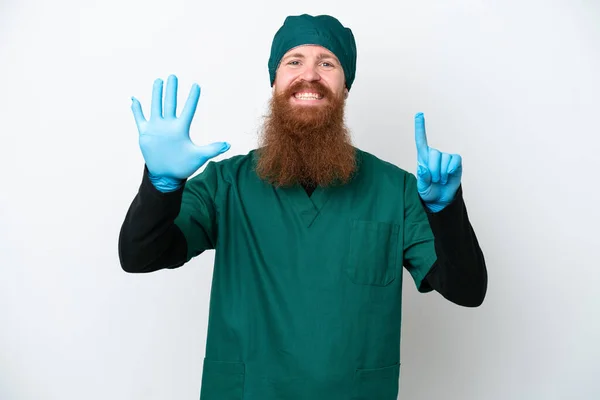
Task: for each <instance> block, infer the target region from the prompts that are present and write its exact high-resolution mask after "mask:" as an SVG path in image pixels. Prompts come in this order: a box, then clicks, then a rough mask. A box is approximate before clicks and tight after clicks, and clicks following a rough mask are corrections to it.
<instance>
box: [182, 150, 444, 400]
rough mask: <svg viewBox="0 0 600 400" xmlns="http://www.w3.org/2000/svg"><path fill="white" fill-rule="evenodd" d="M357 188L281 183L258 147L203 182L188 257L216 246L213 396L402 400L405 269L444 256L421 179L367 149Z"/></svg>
mask: <svg viewBox="0 0 600 400" xmlns="http://www.w3.org/2000/svg"><path fill="white" fill-rule="evenodd" d="M357 152H358V153H357V156H358V161H359V169H358V173H357V175H356V176H355V177H354V179H353V180H352V181H351V182H350V183H349V184H347V185H344V186H339V187H332V188H322V187H318V188H317V189H316V190H315V192H314V193H313V194H312V196H310V197H309V196H308V195H307V193H306V192H305V190H304V189H303V188H302V187H301V186H296V187H291V188H275V187H273V186H271V185H269V184H268V183H266V182H264V181H262V180H260V179H259V178H258V176H257V175H256V172H255V171H254V163H255V159H256V153H255V151H251V152H250V153H249V154H247V155H243V156H235V157H232V158H230V159H227V160H224V161H219V162H210V163H208V164H207V166H206V168H205V170H204V171H203V172H202V173H201V174H199V175H197V176H195V177H194V178H192V179H190V180H189V181H188V182H187V184H186V187H185V190H184V191H183V197H182V202H181V210H180V213H179V215H178V217H177V218H176V220H175V223H176V225H177V226H178V227H179V229H180V230H181V231H182V232H183V235H184V236H185V239H186V241H187V250H188V253H187V260H190V259H191V258H193V257H195V256H196V255H198V254H200V253H202V252H203V251H205V250H207V249H215V250H216V254H215V266H214V274H213V284H212V291H211V301H210V314H209V325H208V337H207V347H206V358H205V360H204V369H203V379H202V389H201V396H200V398H201V400H242V399H243V400H296V399H298V400H300V399H310V400H320V399H323V400H342V399H343V400H350V399H352V400H359V399H361V400H367V399H368V400H395V399H396V397H397V394H398V379H399V367H400V323H401V305H402V272H403V269H402V268H403V267H405V268H406V269H407V270H408V271H409V272H410V275H411V276H412V278H413V280H414V282H415V284H416V286H417V288H418V290H420V291H423V292H425V291H429V290H431V288H429V287H428V286H426V285H423V284H422V282H423V279H424V277H425V275H426V274H427V273H428V272H429V270H430V268H431V267H432V265H433V264H434V262H435V261H436V252H435V248H434V237H433V234H432V231H431V228H430V225H429V222H428V218H427V215H426V213H425V211H424V209H423V206H422V204H421V201H420V199H419V196H418V193H417V190H416V179H415V177H414V176H413V175H412V174H410V173H408V172H406V171H404V170H402V169H400V168H398V167H397V166H394V165H393V164H390V163H387V162H385V161H382V160H380V159H378V158H376V157H375V156H373V155H371V154H369V153H366V152H363V151H360V150H357Z"/></svg>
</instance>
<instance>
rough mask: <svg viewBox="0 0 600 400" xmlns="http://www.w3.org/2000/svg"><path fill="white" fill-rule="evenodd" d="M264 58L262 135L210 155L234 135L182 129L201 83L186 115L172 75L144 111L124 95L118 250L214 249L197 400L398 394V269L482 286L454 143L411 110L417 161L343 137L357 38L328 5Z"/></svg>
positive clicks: (131, 266)
mask: <svg viewBox="0 0 600 400" xmlns="http://www.w3.org/2000/svg"><path fill="white" fill-rule="evenodd" d="M268 67H269V73H270V82H271V86H272V88H273V95H272V98H271V102H270V107H269V112H268V114H267V116H266V120H265V123H264V126H263V129H262V132H261V137H260V145H259V146H258V148H257V149H255V150H252V151H250V152H249V153H248V154H245V155H238V156H234V157H231V158H228V159H225V160H221V161H218V162H216V161H210V162H208V161H209V160H210V159H211V158H214V157H216V156H218V155H220V154H222V153H223V152H225V151H227V150H228V149H229V148H230V145H229V144H228V143H213V144H210V145H206V146H197V145H195V144H194V143H192V142H191V140H190V137H189V128H190V125H191V122H192V119H193V115H194V112H195V110H196V105H197V102H198V99H199V95H200V88H199V87H198V85H196V84H194V85H193V86H192V89H191V92H190V95H189V97H188V100H187V102H186V104H185V107H184V109H183V111H182V114H181V115H180V117H176V116H175V111H176V98H177V79H176V77H175V76H173V75H172V76H170V77H169V79H168V82H167V87H166V95H165V102H164V107H163V101H162V100H163V83H162V81H161V80H160V79H158V80H156V81H155V84H154V89H153V96H152V109H151V112H152V115H151V117H150V119H149V120H146V119H145V117H144V115H143V113H142V109H141V105H140V103H139V101H137V99H135V98H133V104H132V110H133V114H134V117H135V121H136V124H137V128H138V131H139V134H140V137H139V140H140V148H141V151H142V154H143V156H144V160H145V166H144V170H143V178H142V183H141V185H140V188H139V191H138V193H137V195H136V196H135V198H134V200H133V202H132V204H131V206H130V208H129V210H128V212H127V215H126V216H125V220H124V222H123V225H122V228H121V232H120V237H119V257H120V262H121V266H122V268H123V269H124V270H125V271H127V272H131V273H140V272H151V271H156V270H159V269H164V268H177V267H180V266H182V265H184V264H186V263H187V262H188V261H190V260H191V259H192V258H194V257H196V256H198V255H200V254H201V253H203V252H205V251H206V250H215V251H216V254H215V265H214V272H213V282H212V289H211V299H210V314H209V321H208V337H207V343H206V354H205V358H204V365H203V374H202V385H201V394H200V398H201V399H202V400H281V399H285V400H295V399H312V400H321V399H323V400H348V399H354V400H359V399H361V400H370V399H372V400H387V399H389V400H393V399H396V398H397V395H398V391H399V371H400V331H401V305H402V271H403V268H406V269H407V270H408V272H409V273H410V275H411V277H412V279H413V280H414V283H415V284H416V288H417V289H418V290H419V291H420V292H423V293H426V292H431V291H434V290H435V291H437V292H438V293H440V294H441V295H442V296H444V297H445V298H446V299H448V300H449V301H451V302H453V303H455V304H457V305H461V306H464V307H477V306H479V305H480V304H481V303H482V302H483V300H484V298H485V293H486V289H487V270H486V265H485V261H484V256H483V253H482V250H481V248H480V246H479V244H478V241H477V238H476V236H475V233H474V230H473V228H472V226H471V224H470V222H469V218H468V215H467V211H466V207H465V203H464V200H463V197H462V185H461V176H462V160H461V157H460V156H459V155H454V154H448V153H443V152H440V151H438V150H436V149H432V148H430V147H429V146H428V144H427V139H426V135H425V124H424V119H423V115H422V114H421V113H418V114H417V115H416V116H415V141H416V150H417V152H416V153H417V157H416V158H417V169H418V172H417V175H416V176H414V175H412V174H410V173H408V172H407V171H405V170H402V169H401V168H399V167H397V166H395V165H393V164H391V163H388V162H385V161H383V160H381V159H379V158H377V157H375V156H374V155H372V154H369V153H367V152H365V151H362V150H360V149H358V148H356V147H355V146H353V145H352V142H351V138H350V135H349V130H348V128H347V127H346V125H345V122H344V107H345V101H346V98H347V96H348V93H349V91H350V89H351V87H352V83H353V81H354V78H355V69H356V45H355V41H354V36H353V33H352V31H351V30H350V29H349V28H347V27H344V26H343V25H342V24H341V23H340V22H339V21H338V20H337V19H335V18H333V17H331V16H327V15H320V16H311V15H306V14H304V15H299V16H290V17H288V18H286V20H285V21H284V23H283V25H282V27H281V28H280V29H279V30H278V31H277V33H276V34H275V37H274V39H273V44H272V48H271V54H270V58H269V62H268ZM207 162H208V163H207ZM204 164H206V167H205V169H204V170H203V171H202V172H201V173H200V174H198V175H197V176H195V177H193V178H190V176H191V175H192V174H193V173H194V172H195V171H197V170H198V169H199V168H200V167H201V166H203V165H204Z"/></svg>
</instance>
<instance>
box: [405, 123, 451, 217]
mask: <svg viewBox="0 0 600 400" xmlns="http://www.w3.org/2000/svg"><path fill="white" fill-rule="evenodd" d="M415 141H416V144H417V191H418V192H419V196H420V197H421V199H422V200H423V202H424V203H425V204H426V206H427V207H428V208H429V209H430V210H431V211H433V212H437V211H440V210H442V209H443V208H445V207H446V206H447V205H448V204H450V203H451V202H452V200H453V199H454V197H455V195H456V192H457V190H458V188H459V186H460V183H461V178H462V157H461V156H460V155H458V154H448V153H442V152H440V151H439V150H436V149H433V148H431V147H429V146H428V144H427V135H426V134H425V120H424V117H423V114H422V113H418V114H417V115H416V116H415Z"/></svg>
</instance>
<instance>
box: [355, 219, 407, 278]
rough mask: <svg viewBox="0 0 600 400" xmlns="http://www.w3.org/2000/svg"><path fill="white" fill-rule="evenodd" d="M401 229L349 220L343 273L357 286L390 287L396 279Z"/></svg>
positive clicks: (396, 225) (377, 223) (388, 224)
mask: <svg viewBox="0 0 600 400" xmlns="http://www.w3.org/2000/svg"><path fill="white" fill-rule="evenodd" d="M399 232H400V225H398V224H391V223H388V222H380V221H365V220H352V223H351V228H350V240H349V245H350V251H349V255H348V261H347V264H346V273H347V274H348V276H349V278H350V280H351V281H352V282H354V283H356V284H360V285H375V286H386V285H389V284H390V283H391V282H392V281H393V280H394V279H395V278H396V257H397V253H398V251H397V250H398V237H399Z"/></svg>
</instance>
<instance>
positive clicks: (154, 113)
mask: <svg viewBox="0 0 600 400" xmlns="http://www.w3.org/2000/svg"><path fill="white" fill-rule="evenodd" d="M199 98H200V87H199V86H198V85H197V84H194V85H193V86H192V89H191V90H190V94H189V96H188V99H187V102H186V104H185V106H184V109H183V111H182V113H181V116H180V117H179V118H177V117H176V115H175V112H176V109H177V77H175V76H174V75H171V76H169V80H168V82H167V92H166V96H165V104H164V110H163V101H162V100H163V82H162V80H161V79H157V80H156V81H155V82H154V87H153V90H152V109H151V116H150V119H149V120H146V118H145V117H144V114H143V112H142V107H141V105H140V102H139V101H138V100H137V99H136V98H132V101H133V103H132V105H131V108H132V111H133V114H134V117H135V122H136V125H137V128H138V132H139V145H140V149H141V151H142V155H143V157H144V161H145V162H146V166H147V168H148V172H149V175H150V180H151V181H152V183H153V184H154V185H155V186H156V187H157V189H159V190H161V191H163V192H167V191H171V190H175V189H177V188H178V187H180V185H181V184H182V182H183V181H185V180H186V179H187V178H189V177H190V176H191V175H192V174H193V173H194V172H195V171H196V170H198V168H200V167H201V166H202V165H203V164H204V163H206V162H207V161H208V160H209V159H211V158H213V157H216V156H218V155H219V154H221V153H223V152H225V151H227V150H228V149H229V145H228V144H227V143H224V142H217V143H212V144H210V145H207V146H196V145H195V144H194V143H193V142H192V140H191V139H190V126H191V124H192V119H193V118H194V113H195V112H196V107H197V105H198V99H199Z"/></svg>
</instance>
